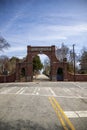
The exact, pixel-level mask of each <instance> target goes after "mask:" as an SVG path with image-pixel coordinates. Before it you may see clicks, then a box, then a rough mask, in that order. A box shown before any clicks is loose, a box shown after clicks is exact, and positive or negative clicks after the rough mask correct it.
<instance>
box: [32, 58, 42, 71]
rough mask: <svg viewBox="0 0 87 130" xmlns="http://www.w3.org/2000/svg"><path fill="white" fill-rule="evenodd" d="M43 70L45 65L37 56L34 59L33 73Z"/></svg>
mask: <svg viewBox="0 0 87 130" xmlns="http://www.w3.org/2000/svg"><path fill="white" fill-rule="evenodd" d="M42 68H43V64H42V63H41V60H40V57H39V56H35V57H34V59H33V72H34V71H39V70H41V69H42Z"/></svg>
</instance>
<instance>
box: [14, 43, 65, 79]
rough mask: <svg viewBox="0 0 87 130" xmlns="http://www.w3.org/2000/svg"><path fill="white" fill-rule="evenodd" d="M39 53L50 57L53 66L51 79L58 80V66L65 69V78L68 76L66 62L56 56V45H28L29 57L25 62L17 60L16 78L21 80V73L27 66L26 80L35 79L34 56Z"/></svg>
mask: <svg viewBox="0 0 87 130" xmlns="http://www.w3.org/2000/svg"><path fill="white" fill-rule="evenodd" d="M38 54H45V55H47V56H48V57H49V59H50V64H51V65H50V67H51V73H50V80H52V81H56V80H57V69H58V67H62V68H63V70H64V79H66V78H67V73H65V71H66V64H65V63H60V62H59V61H58V60H57V58H56V56H55V46H54V45H53V46H27V58H26V61H24V62H23V63H18V62H17V69H16V79H17V80H20V73H21V69H22V68H25V71H26V81H32V80H33V58H34V57H35V55H38Z"/></svg>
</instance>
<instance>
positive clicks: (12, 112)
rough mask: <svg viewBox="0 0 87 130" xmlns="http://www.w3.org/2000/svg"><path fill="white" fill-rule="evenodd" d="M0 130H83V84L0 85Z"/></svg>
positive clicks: (86, 126)
mask: <svg viewBox="0 0 87 130" xmlns="http://www.w3.org/2000/svg"><path fill="white" fill-rule="evenodd" d="M0 130H87V82H51V81H47V80H46V82H42V80H40V79H39V80H36V82H26V83H25V82H22V83H2V84H0Z"/></svg>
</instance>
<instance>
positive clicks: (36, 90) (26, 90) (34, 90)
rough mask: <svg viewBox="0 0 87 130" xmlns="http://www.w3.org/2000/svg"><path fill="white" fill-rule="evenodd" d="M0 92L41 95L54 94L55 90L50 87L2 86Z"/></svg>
mask: <svg viewBox="0 0 87 130" xmlns="http://www.w3.org/2000/svg"><path fill="white" fill-rule="evenodd" d="M0 94H17V95H21V94H22V95H42V96H56V94H55V92H54V91H53V90H52V88H50V87H47V88H46V87H45V88H40V87H26V86H25V87H17V86H14V87H4V88H1V89H0Z"/></svg>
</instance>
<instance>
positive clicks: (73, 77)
mask: <svg viewBox="0 0 87 130" xmlns="http://www.w3.org/2000/svg"><path fill="white" fill-rule="evenodd" d="M73 70H74V76H73V79H74V81H76V77H75V44H73Z"/></svg>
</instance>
